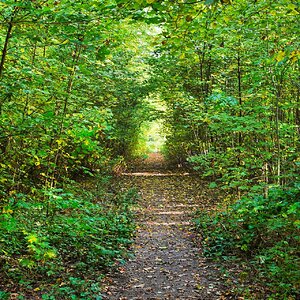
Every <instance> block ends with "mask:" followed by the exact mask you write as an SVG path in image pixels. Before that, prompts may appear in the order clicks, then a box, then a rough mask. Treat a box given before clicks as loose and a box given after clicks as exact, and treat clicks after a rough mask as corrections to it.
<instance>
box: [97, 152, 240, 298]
mask: <svg viewBox="0 0 300 300" xmlns="http://www.w3.org/2000/svg"><path fill="white" fill-rule="evenodd" d="M120 180H121V181H122V182H123V183H124V184H127V185H128V184H131V185H133V186H136V187H137V188H138V189H139V191H140V194H141V196H142V197H141V201H140V203H139V206H138V209H137V211H136V215H137V224H138V231H137V235H136V238H135V243H134V245H133V249H132V250H133V257H132V258H131V259H130V260H129V261H127V262H126V263H125V265H123V266H120V267H119V268H118V271H117V272H112V274H110V275H109V277H108V278H107V279H106V281H105V282H104V286H105V288H104V294H103V299H111V300H146V299H148V300H150V299H152V300H155V299H173V300H175V299H180V300H184V299H244V298H243V297H238V296H237V295H234V293H233V292H232V289H233V287H234V286H235V285H237V284H238V283H237V281H236V280H235V279H234V278H232V277H230V276H229V275H226V273H224V272H221V271H220V270H219V268H220V266H219V265H218V264H216V263H215V262H212V261H211V260H208V259H207V258H205V257H204V256H203V255H202V252H201V245H199V243H198V244H197V243H196V242H195V241H196V239H195V236H194V233H193V230H192V224H191V219H192V214H193V212H194V211H195V210H197V209H203V210H210V209H214V208H215V206H216V205H217V203H218V202H219V199H218V197H217V196H216V195H215V194H214V192H213V191H212V190H211V189H208V188H206V187H205V186H206V183H204V182H203V181H201V180H200V179H199V177H197V176H196V175H193V174H189V173H187V172H185V171H184V170H182V169H178V168H177V169H175V170H174V169H169V168H168V166H167V165H166V164H165V162H164V160H163V158H162V156H160V155H159V154H152V155H150V157H149V158H148V159H147V160H145V161H144V162H143V163H141V164H138V165H136V166H135V167H134V168H133V169H132V170H131V172H128V173H123V175H122V176H121V179H120Z"/></svg>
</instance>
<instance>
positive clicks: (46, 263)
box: [0, 183, 137, 299]
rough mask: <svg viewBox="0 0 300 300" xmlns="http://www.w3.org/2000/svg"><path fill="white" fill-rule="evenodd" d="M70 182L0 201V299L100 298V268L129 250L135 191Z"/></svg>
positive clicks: (104, 267)
mask: <svg viewBox="0 0 300 300" xmlns="http://www.w3.org/2000/svg"><path fill="white" fill-rule="evenodd" d="M74 184H75V183H73V187H71V185H68V186H67V187H64V188H56V189H47V190H37V189H36V190H34V191H32V193H31V194H26V195H25V194H21V193H19V194H11V195H10V197H9V198H8V199H6V200H5V201H4V202H3V203H4V204H3V205H1V213H0V269H1V275H0V299H10V298H11V297H15V298H16V297H17V298H16V299H31V298H34V297H39V299H101V296H100V295H101V294H100V290H101V286H100V283H101V279H102V278H103V274H105V272H106V271H107V269H108V268H111V267H113V266H116V265H117V264H118V263H121V262H122V261H123V260H124V258H126V256H127V255H128V246H129V245H130V244H131V242H132V237H133V235H134V231H135V224H134V219H133V214H132V212H131V209H130V208H131V206H132V205H133V203H134V202H135V201H136V200H137V193H136V191H135V190H134V189H129V190H127V191H123V192H122V193H115V192H114V193H108V192H106V193H105V192H103V191H102V190H101V188H100V189H99V188H92V185H89V189H88V190H87V189H84V188H83V187H82V185H80V186H78V185H77V186H76V187H74ZM95 186H96V184H95Z"/></svg>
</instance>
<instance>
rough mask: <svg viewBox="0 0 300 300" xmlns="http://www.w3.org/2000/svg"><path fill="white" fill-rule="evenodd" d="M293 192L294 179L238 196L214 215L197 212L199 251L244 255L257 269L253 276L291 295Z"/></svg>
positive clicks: (298, 266) (294, 279)
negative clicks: (265, 193)
mask: <svg viewBox="0 0 300 300" xmlns="http://www.w3.org/2000/svg"><path fill="white" fill-rule="evenodd" d="M299 196H300V190H299V184H298V185H295V187H294V188H289V189H281V188H273V189H271V190H270V192H269V197H268V198H264V197H263V196H261V195H259V194H253V195H252V196H250V195H249V196H248V197H243V198H242V199H241V200H239V201H237V202H235V203H234V204H232V205H230V206H229V207H228V209H227V210H226V211H224V212H217V213H215V214H214V215H211V214H207V213H201V212H198V213H197V217H196V219H195V226H196V230H197V231H198V232H199V233H200V235H201V236H202V241H203V245H204V253H205V255H207V256H212V257H226V256H231V257H242V258H244V259H245V258H247V259H250V264H253V266H255V269H257V272H258V274H255V276H258V278H259V279H260V280H261V279H262V280H263V281H265V282H267V284H268V285H269V286H270V287H271V289H272V290H273V291H274V293H276V294H277V293H280V295H281V296H280V299H286V297H288V296H293V295H294V296H295V295H297V293H298V291H299V278H300V273H299V270H300V260H299V247H298V246H299V240H300V236H299V227H300V223H299V218H300V202H299ZM278 295H279V294H278ZM278 297H279V296H278ZM276 299H279V298H276Z"/></svg>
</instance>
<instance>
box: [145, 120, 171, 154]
mask: <svg viewBox="0 0 300 300" xmlns="http://www.w3.org/2000/svg"><path fill="white" fill-rule="evenodd" d="M162 127H163V122H162V120H155V121H153V122H151V123H149V124H148V126H147V128H146V129H145V133H144V135H145V140H146V147H147V152H160V151H161V150H162V147H163V145H164V143H165V140H166V138H165V136H164V134H163V130H162Z"/></svg>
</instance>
